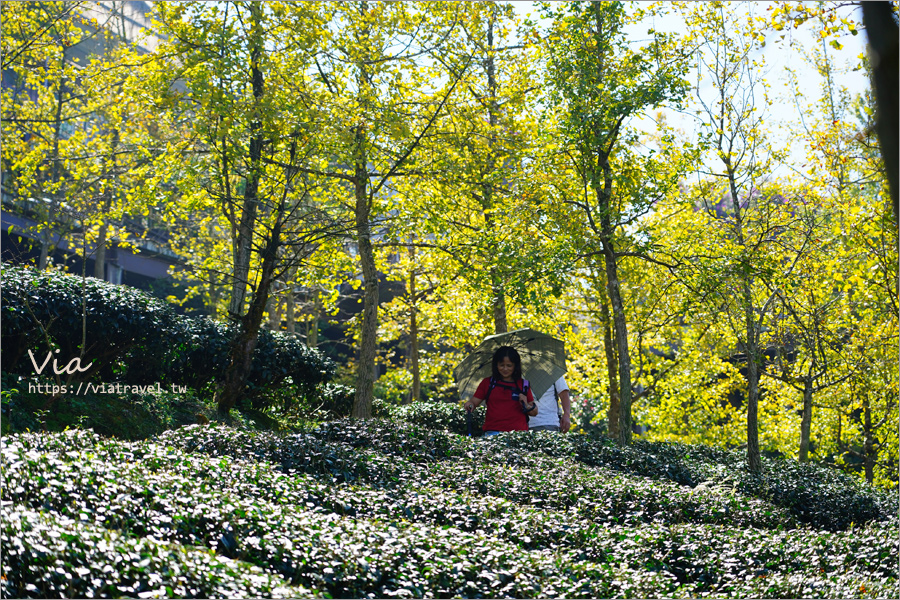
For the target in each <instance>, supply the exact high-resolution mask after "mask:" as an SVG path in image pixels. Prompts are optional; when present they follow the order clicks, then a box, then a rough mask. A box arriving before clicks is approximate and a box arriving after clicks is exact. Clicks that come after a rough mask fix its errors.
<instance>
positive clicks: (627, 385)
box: [596, 155, 631, 446]
mask: <svg viewBox="0 0 900 600" xmlns="http://www.w3.org/2000/svg"><path fill="white" fill-rule="evenodd" d="M597 166H598V167H599V168H600V170H602V172H603V187H602V188H600V187H598V188H597V191H596V193H597V208H598V212H599V213H600V223H601V231H600V241H601V243H602V245H603V262H604V266H605V268H606V293H607V295H608V296H609V301H610V304H611V305H612V321H613V331H614V332H615V334H614V335H615V343H616V349H617V351H618V363H619V423H618V438H617V439H618V442H619V444H620V445H622V446H627V445H628V444H630V443H631V359H630V357H629V354H628V325H627V322H626V320H625V307H624V305H623V303H622V295H621V292H620V289H619V273H618V265H617V264H616V252H615V248H614V247H613V242H612V238H613V233H614V232H613V226H612V219H611V216H610V214H611V211H612V169H611V167H610V165H609V158H608V157H607V156H605V155H601V156H600V157H598V165H597Z"/></svg>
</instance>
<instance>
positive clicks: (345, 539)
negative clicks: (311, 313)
mask: <svg viewBox="0 0 900 600" xmlns="http://www.w3.org/2000/svg"><path fill="white" fill-rule="evenodd" d="M314 439H315V435H312V434H304V435H300V436H291V437H289V438H285V439H284V440H283V442H286V443H288V444H294V443H295V442H296V444H304V443H308V442H309V441H310V440H314ZM179 440H180V441H187V442H190V444H195V448H196V449H197V450H200V449H203V450H206V451H211V453H212V454H213V455H207V454H206V453H205V452H201V453H199V454H198V453H196V452H186V451H184V450H183V449H182V448H180V447H178V445H177V443H178V442H179ZM263 441H266V436H248V435H246V434H242V433H240V432H234V431H233V430H228V429H224V428H199V427H191V428H186V429H185V430H183V431H180V432H176V433H173V434H168V435H166V436H163V438H161V439H160V440H159V441H158V442H140V443H126V442H119V441H111V440H104V439H102V438H99V437H97V436H93V435H91V434H87V433H83V432H66V433H64V434H54V435H37V434H32V435H22V436H9V437H7V438H4V441H3V448H2V459H3V467H4V468H3V487H2V489H3V501H4V502H3V517H4V518H3V521H4V527H3V532H2V535H3V539H2V542H3V545H4V548H7V549H9V548H12V549H13V550H12V551H11V553H8V555H7V556H8V557H10V558H8V560H7V561H6V562H5V564H4V572H3V576H4V580H3V581H4V583H3V586H4V596H8V597H72V596H89V597H97V596H129V597H138V596H141V597H153V595H154V594H157V595H166V594H168V595H169V596H173V595H174V596H178V597H222V596H232V597H233V596H252V597H265V596H269V597H280V596H284V595H290V594H291V593H292V594H294V596H295V597H308V596H312V595H320V594H327V595H329V596H333V597H395V596H401V597H402V596H412V597H423V596H467V597H479V596H491V597H502V596H515V597H536V596H537V597H557V596H563V597H613V596H624V597H628V596H631V597H635V596H637V597H673V596H698V595H714V596H716V595H718V596H729V597H896V592H897V591H898V589H897V566H896V555H897V551H898V546H897V521H896V519H894V520H893V521H891V522H887V523H879V522H875V523H872V524H870V525H868V526H865V527H856V528H853V529H851V530H848V531H846V532H838V533H829V532H825V531H817V530H813V529H807V528H804V529H785V528H779V527H776V528H775V529H759V528H753V527H743V528H741V529H736V528H733V527H730V526H719V525H709V524H698V523H696V522H690V523H682V524H675V525H673V524H671V523H661V522H654V523H643V524H639V523H641V522H640V521H636V522H635V525H636V526H632V525H628V526H625V525H610V524H603V523H598V522H595V521H593V520H591V519H589V518H584V516H583V515H581V514H580V513H579V511H578V510H577V509H574V507H577V503H576V504H575V505H573V506H570V507H569V508H568V509H566V510H561V509H559V510H558V509H553V508H548V507H547V506H536V505H534V504H532V503H530V502H525V501H522V500H521V499H520V500H515V501H514V500H511V499H502V498H498V497H497V496H494V495H492V494H489V493H488V494H485V493H483V492H471V491H469V492H466V491H459V490H458V489H456V488H454V487H453V485H454V484H455V483H456V482H444V483H449V484H450V485H441V481H440V479H439V478H431V479H429V478H427V477H420V478H415V479H406V480H405V481H403V482H402V483H397V484H395V485H393V486H383V485H361V484H360V483H359V482H360V481H361V480H362V479H364V477H358V478H356V481H357V483H356V484H335V483H334V481H333V479H332V478H331V477H330V476H329V475H328V474H329V473H330V471H329V468H330V467H329V463H330V462H331V463H333V462H334V459H335V457H338V454H339V453H335V454H330V455H329V454H327V453H326V454H323V455H320V456H317V457H314V458H313V459H312V460H311V461H310V463H309V464H313V463H318V464H319V465H320V467H318V468H315V469H311V471H312V472H313V474H312V475H307V474H298V473H292V474H290V475H287V474H285V473H284V472H281V471H280V468H279V467H278V465H274V464H271V463H269V462H266V461H263V462H260V461H259V460H258V459H259V458H260V454H261V453H263V454H264V453H265V452H270V451H272V450H273V448H271V447H268V449H267V448H266V447H264V446H263V445H261V444H260V442H263ZM316 441H318V442H320V443H321V442H322V440H316ZM275 445H276V447H278V446H280V445H281V444H278V443H277V442H276V444H275ZM332 445H335V443H332ZM431 445H432V443H431V442H429V441H428V440H427V439H426V440H424V441H421V442H420V443H419V445H418V449H417V450H416V449H414V450H413V454H418V455H419V458H417V459H414V460H415V461H418V462H409V463H407V465H406V466H405V467H401V469H400V471H403V470H404V469H406V468H407V467H411V468H413V469H424V470H428V469H433V468H436V467H443V466H445V465H448V464H453V463H467V462H470V461H473V459H472V458H470V456H469V454H470V453H472V454H473V455H474V456H476V457H482V458H486V457H485V456H483V455H481V453H480V451H481V450H490V448H489V446H488V445H487V444H481V445H479V444H478V443H477V442H473V441H471V440H463V444H462V449H463V454H462V455H460V456H456V457H454V458H448V459H435V458H433V457H432V458H428V456H429V453H428V452H424V450H425V449H427V448H428V447H430V446H431ZM327 446H328V444H325V446H323V448H325V447H327ZM345 446H347V448H348V449H349V453H350V454H360V453H361V452H362V453H365V454H368V453H371V454H370V457H374V456H375V455H378V454H379V453H377V452H374V451H367V450H361V449H360V448H352V447H350V446H349V445H345ZM476 447H477V450H476ZM229 449H241V451H243V452H249V454H248V455H247V458H250V460H238V459H233V458H228V457H223V456H220V455H218V454H219V453H220V451H227V450H229ZM295 449H296V448H295ZM493 450H494V452H492V453H499V454H504V452H506V451H507V450H506V449H503V448H501V447H496V448H493ZM380 456H381V457H382V458H383V459H385V460H384V462H385V463H392V462H396V461H397V456H386V455H380ZM535 458H536V459H537V460H538V461H541V460H544V461H549V460H553V459H550V458H549V457H535ZM373 460H374V458H373ZM476 460H477V459H476ZM376 462H377V461H376ZM505 462H507V459H506V458H504V457H502V456H501V457H498V458H497V459H496V460H494V461H493V462H492V463H490V464H491V465H493V466H497V467H499V465H501V464H503V463H505ZM559 462H566V460H565V459H562V460H560V461H559ZM484 466H485V464H477V465H475V464H473V465H463V467H464V468H461V469H460V470H459V471H460V472H461V473H465V472H468V473H469V474H470V477H472V476H473V471H474V470H476V469H477V470H480V469H481V468H483V467H484ZM532 466H533V465H532ZM465 467H467V468H465ZM503 469H504V470H505V471H506V476H505V479H506V482H507V483H511V482H516V481H519V482H520V483H519V484H518V487H519V488H520V489H524V488H528V487H531V488H532V493H533V494H534V495H533V497H534V498H538V497H540V494H539V492H540V491H541V489H539V488H537V487H535V485H536V484H535V483H534V481H531V482H529V481H528V479H527V477H525V470H524V469H518V468H511V467H510V466H508V465H507V466H505V467H504V468H503ZM580 469H583V470H584V471H586V472H593V471H598V473H599V475H600V476H601V477H608V476H611V475H612V474H611V473H610V472H608V471H605V470H602V469H596V468H591V467H580ZM528 470H531V469H528ZM612 477H613V479H616V480H618V483H615V482H614V483H613V484H612V486H613V487H615V485H623V486H632V485H633V484H634V481H633V479H634V478H633V477H631V476H627V475H623V474H619V475H612ZM655 483H657V484H658V483H659V482H655ZM669 485H671V486H675V485H676V484H671V483H670V484H669ZM470 487H475V486H470ZM608 491H609V489H597V488H590V487H585V488H583V489H582V490H580V491H579V493H580V494H584V495H583V496H582V499H583V500H584V501H585V503H587V504H601V503H602V500H603V498H602V497H601V496H600V495H601V494H605V493H607V492H608ZM669 491H670V490H659V493H660V494H661V495H664V494H666V493H668V492H669ZM715 493H716V492H715V491H714V490H708V491H706V492H704V493H703V496H702V497H703V498H705V499H710V498H713V497H714V496H715ZM60 540H65V541H67V542H68V543H66V544H62V543H61V542H60ZM211 550H214V551H215V554H216V555H215V556H213V555H212V554H211V553H210V551H211ZM107 564H108V565H114V566H115V567H114V569H110V570H106V568H105V567H104V566H103V565H107ZM254 567H261V568H264V569H266V570H267V571H268V573H269V574H273V573H274V574H278V575H279V576H280V577H281V578H283V581H281V585H280V586H279V583H278V581H276V580H273V579H271V578H270V577H269V575H268V574H266V575H263V574H261V573H260V572H259V571H256V570H254ZM117 572H121V573H122V575H117ZM288 585H291V586H295V587H293V588H292V589H289V588H287V586H288ZM166 586H168V588H169V590H171V591H168V590H167V589H166ZM176 590H177V593H176ZM286 590H287V591H286Z"/></svg>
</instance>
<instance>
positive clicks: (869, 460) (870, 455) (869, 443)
mask: <svg viewBox="0 0 900 600" xmlns="http://www.w3.org/2000/svg"><path fill="white" fill-rule="evenodd" d="M873 429H874V428H873V427H872V408H871V406H870V405H869V394H868V393H866V392H863V430H864V432H865V442H864V445H863V451H864V454H865V463H864V464H865V471H866V481H867V482H869V483H873V482H874V481H875V460H876V459H877V458H878V452H877V451H876V450H875V435H874V431H873Z"/></svg>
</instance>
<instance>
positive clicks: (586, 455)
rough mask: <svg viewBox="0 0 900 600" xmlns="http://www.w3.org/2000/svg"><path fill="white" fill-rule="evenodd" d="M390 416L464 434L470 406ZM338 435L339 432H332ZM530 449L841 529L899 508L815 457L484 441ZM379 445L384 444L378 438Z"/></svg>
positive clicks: (365, 432) (550, 438)
mask: <svg viewBox="0 0 900 600" xmlns="http://www.w3.org/2000/svg"><path fill="white" fill-rule="evenodd" d="M388 410H389V414H390V418H391V419H392V420H394V421H396V422H398V423H399V426H400V427H403V426H404V425H405V424H409V425H415V426H416V427H420V428H425V429H427V430H429V431H433V432H435V434H436V435H446V434H445V433H443V434H442V433H441V432H443V431H445V430H446V431H456V432H458V433H461V431H460V429H461V423H462V422H463V419H464V412H463V411H462V410H461V409H460V408H459V407H457V406H455V405H450V404H439V403H425V402H422V403H417V404H413V405H408V406H404V407H400V408H395V407H391V408H389V409H388ZM326 427H330V429H329V431H335V432H341V431H344V432H347V436H348V437H353V438H355V439H356V442H354V443H356V444H357V445H361V444H375V446H374V447H382V446H383V445H384V443H383V442H382V441H380V440H383V439H387V440H390V439H391V434H390V433H389V432H385V431H383V430H382V428H379V427H375V428H364V429H361V430H359V432H358V433H357V432H356V431H355V430H353V428H352V425H348V426H345V425H344V424H336V425H334V426H326ZM330 435H336V434H330ZM485 442H486V443H488V444H490V445H492V446H498V445H499V446H502V447H505V448H510V449H514V450H521V451H523V452H527V453H535V452H540V453H542V454H545V455H547V456H553V457H566V458H570V459H572V460H575V461H577V462H579V463H581V464H584V465H588V466H596V467H605V468H608V469H613V470H615V471H619V472H623V473H633V474H636V475H641V476H643V477H650V478H653V479H657V480H669V481H674V482H676V483H679V484H682V485H685V486H690V487H695V486H698V485H700V484H704V485H714V486H717V487H723V488H733V489H735V490H736V491H737V492H739V493H741V494H745V495H747V496H750V497H755V498H759V499H762V500H766V501H769V502H771V503H772V504H774V505H776V506H779V507H782V508H785V509H788V510H789V511H790V512H791V514H793V515H794V516H795V517H796V518H797V519H798V520H799V522H801V523H806V524H809V525H811V526H814V527H818V528H823V529H828V530H830V531H840V530H843V529H846V528H847V527H849V526H851V525H852V524H854V523H866V522H869V521H872V520H874V519H883V518H886V515H894V514H897V512H898V502H897V497H896V495H892V494H887V493H883V492H879V491H878V490H876V489H875V488H872V487H870V486H866V485H864V484H863V483H862V482H860V481H859V480H858V479H855V478H852V477H848V476H847V475H845V474H844V473H841V472H838V471H834V470H829V469H826V468H823V467H821V466H818V465H816V464H814V463H805V464H804V463H800V462H797V461H795V460H790V459H782V458H763V474H761V475H760V474H756V473H752V472H750V471H749V470H748V468H747V465H746V453H745V452H743V451H739V450H733V451H726V450H722V449H718V448H713V447H710V446H701V445H693V446H692V445H688V444H680V443H669V442H645V441H641V440H637V441H635V442H633V443H632V444H631V445H630V446H628V447H624V448H623V447H621V446H618V445H617V444H615V443H614V442H613V441H612V440H611V439H608V438H599V439H595V438H590V437H587V436H578V435H534V434H533V433H529V434H521V433H512V434H507V435H503V436H498V437H494V438H490V439H488V440H485ZM379 444H380V445H379Z"/></svg>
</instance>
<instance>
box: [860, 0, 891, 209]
mask: <svg viewBox="0 0 900 600" xmlns="http://www.w3.org/2000/svg"><path fill="white" fill-rule="evenodd" d="M860 4H861V5H862V16H863V24H864V25H865V26H866V34H867V35H868V38H869V48H870V55H871V58H872V87H873V88H874V90H875V106H876V113H875V122H876V125H877V128H878V142H879V145H880V146H881V155H882V156H883V157H884V168H885V174H886V175H887V180H888V191H889V194H888V196H889V197H890V204H891V208H890V214H891V215H892V216H893V217H894V227H896V226H897V211H898V201H897V198H898V189H900V167H898V163H900V136H898V130H900V91H898V88H900V77H898V68H900V44H898V28H897V22H896V20H895V17H894V14H893V11H892V10H891V4H890V3H889V2H860Z"/></svg>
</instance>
